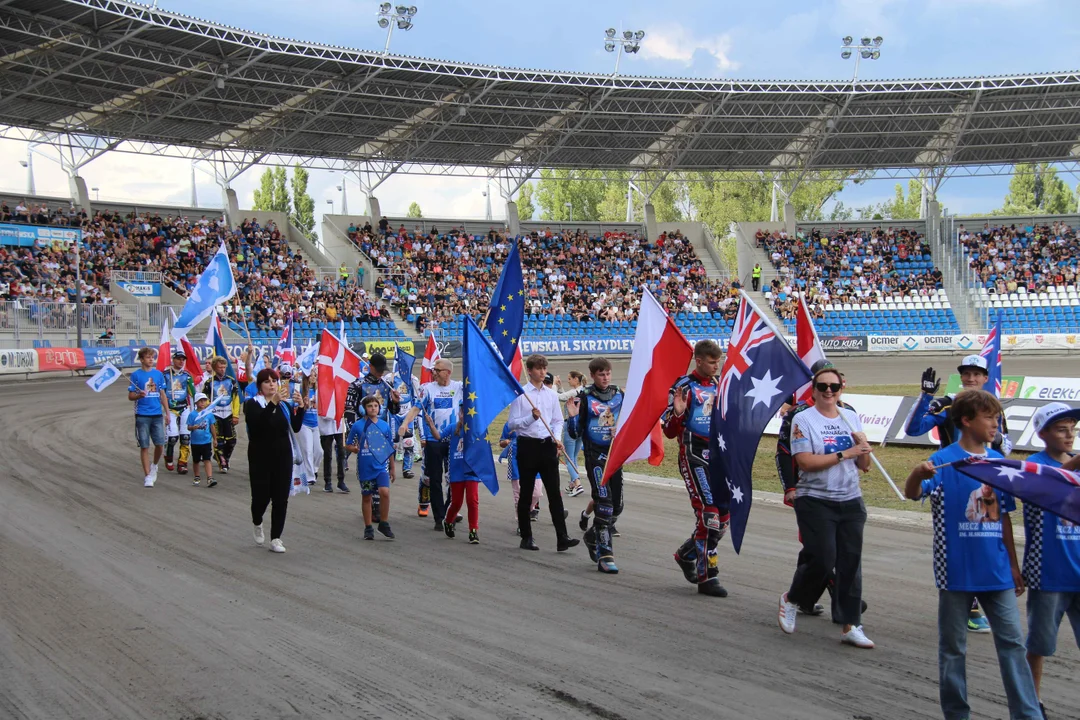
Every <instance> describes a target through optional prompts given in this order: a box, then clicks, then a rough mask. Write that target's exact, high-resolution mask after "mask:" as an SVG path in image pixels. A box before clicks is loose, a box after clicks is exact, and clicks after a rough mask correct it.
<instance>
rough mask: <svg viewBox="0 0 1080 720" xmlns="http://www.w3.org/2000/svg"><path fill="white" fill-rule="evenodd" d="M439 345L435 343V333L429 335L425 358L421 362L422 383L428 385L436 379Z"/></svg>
mask: <svg viewBox="0 0 1080 720" xmlns="http://www.w3.org/2000/svg"><path fill="white" fill-rule="evenodd" d="M439 357H440V356H439V347H438V346H437V345H436V344H435V334H434V333H432V334H431V335H428V339H427V347H426V348H424V359H423V361H421V363H420V384H421V385H426V384H427V383H429V382H433V381H434V380H435V375H434V370H435V361H436V360H438V359H439Z"/></svg>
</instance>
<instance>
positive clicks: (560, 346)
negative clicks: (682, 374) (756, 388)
mask: <svg viewBox="0 0 1080 720" xmlns="http://www.w3.org/2000/svg"><path fill="white" fill-rule="evenodd" d="M686 339H687V340H689V341H690V342H691V344H692V343H696V342H697V341H698V340H713V341H715V342H716V343H717V344H719V345H720V349H721V350H723V351H724V352H727V346H728V338H715V337H709V338H707V337H701V336H696V335H694V336H691V335H688V336H687V337H686ZM785 339H787V340H788V341H789V343H791V344H792V347H794V342H795V341H794V338H785ZM632 352H634V338H632V337H618V338H580V337H554V338H542V339H532V338H527V337H523V338H521V354H522V355H525V356H528V355H532V354H533V353H540V354H541V355H629V354H631V353H632Z"/></svg>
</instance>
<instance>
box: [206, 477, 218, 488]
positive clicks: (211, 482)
mask: <svg viewBox="0 0 1080 720" xmlns="http://www.w3.org/2000/svg"><path fill="white" fill-rule="evenodd" d="M215 486H217V480H215V479H214V478H213V477H208V478H206V487H215Z"/></svg>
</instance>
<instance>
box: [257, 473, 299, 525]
mask: <svg viewBox="0 0 1080 720" xmlns="http://www.w3.org/2000/svg"><path fill="white" fill-rule="evenodd" d="M260 470H261V468H260V469H256V468H252V469H251V522H252V523H253V524H255V525H262V521H263V514H264V513H265V512H266V507H267V506H268V505H270V504H271V503H273V507H272V508H271V510H270V539H271V540H273V539H275V538H279V537H281V533H282V532H283V531H284V530H285V515H286V513H287V512H288V510H289V485H290V483H291V482H292V477H291V475H292V472H291V469H290V470H287V471H286V472H285V473H282V472H280V470H275V471H274V472H269V473H268V472H265V471H260Z"/></svg>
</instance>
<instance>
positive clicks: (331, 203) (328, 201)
mask: <svg viewBox="0 0 1080 720" xmlns="http://www.w3.org/2000/svg"><path fill="white" fill-rule="evenodd" d="M326 204H327V205H333V204H334V201H333V200H327V201H326Z"/></svg>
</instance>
